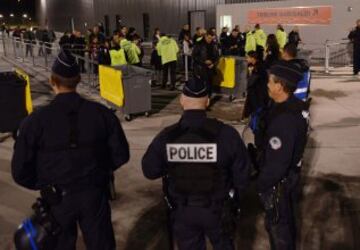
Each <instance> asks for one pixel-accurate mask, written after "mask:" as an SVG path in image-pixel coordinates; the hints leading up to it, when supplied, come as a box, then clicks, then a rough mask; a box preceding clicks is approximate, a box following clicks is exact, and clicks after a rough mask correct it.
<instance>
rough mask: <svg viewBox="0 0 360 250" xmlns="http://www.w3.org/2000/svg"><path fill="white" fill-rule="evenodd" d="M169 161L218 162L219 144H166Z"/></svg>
mask: <svg viewBox="0 0 360 250" xmlns="http://www.w3.org/2000/svg"><path fill="white" fill-rule="evenodd" d="M166 153H167V160H168V161H169V162H197V163H210V162H217V145H216V144H215V143H214V144H212V143H199V144H197V143H191V144H190V143H187V144H178V143H173V144H166Z"/></svg>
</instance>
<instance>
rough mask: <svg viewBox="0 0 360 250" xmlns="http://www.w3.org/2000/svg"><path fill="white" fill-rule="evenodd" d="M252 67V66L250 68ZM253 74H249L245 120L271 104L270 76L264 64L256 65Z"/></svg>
mask: <svg viewBox="0 0 360 250" xmlns="http://www.w3.org/2000/svg"><path fill="white" fill-rule="evenodd" d="M250 67H251V66H250ZM252 67H253V70H252V72H251V73H250V72H248V85H247V96H246V102H245V108H244V113H243V118H247V117H249V116H250V115H251V114H253V113H254V112H256V111H257V110H258V109H259V108H264V107H266V106H267V104H268V102H269V95H268V88H267V83H268V74H267V72H266V70H265V68H264V65H263V64H256V65H254V66H252Z"/></svg>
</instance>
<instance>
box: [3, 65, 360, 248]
mask: <svg viewBox="0 0 360 250" xmlns="http://www.w3.org/2000/svg"><path fill="white" fill-rule="evenodd" d="M8 66H9V65H8V64H7V63H5V62H4V61H3V60H0V69H2V68H3V67H8ZM28 70H29V71H31V69H30V68H28ZM349 72H350V70H348V69H345V70H344V72H343V73H341V74H337V75H333V76H324V75H321V74H316V75H315V76H314V79H313V86H312V89H313V99H314V101H313V105H312V110H311V113H312V128H313V131H312V133H311V136H310V140H309V143H308V145H307V149H306V153H305V167H304V171H303V179H302V185H303V192H302V197H301V202H300V206H299V210H298V224H299V249H304V250H350V249H353V250H355V249H360V228H359V226H360V212H359V209H360V168H359V163H360V158H359V155H360V136H359V134H360V111H359V110H358V107H359V106H360V81H359V78H357V79H355V78H353V77H351V76H349ZM30 73H32V75H33V78H32V85H33V87H32V91H33V93H32V94H33V98H34V104H35V105H36V106H41V105H43V104H45V103H47V102H48V101H49V100H51V98H52V95H51V94H50V93H49V88H48V87H47V85H46V81H47V80H46V77H47V76H46V72H44V71H41V72H40V71H39V72H38V71H36V72H35V71H31V72H30ZM81 89H82V91H81V92H82V93H83V94H85V95H87V96H88V97H90V98H94V99H96V98H95V97H96V96H95V95H94V91H90V89H87V88H85V87H82V88H81ZM153 97H154V113H155V114H153V115H152V116H151V117H150V118H145V117H141V116H140V117H137V118H136V119H135V120H133V121H132V122H130V123H127V122H123V127H124V129H125V132H126V135H127V137H128V140H129V142H130V146H131V160H130V162H129V163H128V164H127V165H126V166H124V167H123V168H122V169H120V170H119V171H117V172H116V187H117V190H118V195H119V199H118V200H117V201H115V202H113V203H112V207H113V222H114V228H115V232H116V240H117V249H119V250H122V249H126V250H130V249H131V250H142V249H149V250H150V249H154V250H162V249H164V250H165V249H168V247H167V240H166V233H165V231H166V226H165V220H166V218H165V212H164V206H163V203H162V199H161V193H162V192H161V182H160V181H148V180H146V179H144V177H143V176H142V173H141V168H140V161H141V157H142V155H143V154H144V151H145V150H146V147H147V146H148V144H149V143H150V141H151V140H152V138H153V137H154V136H155V135H156V134H157V133H158V132H159V131H160V130H161V129H162V128H163V127H165V126H167V125H169V124H171V123H173V122H175V121H177V120H178V119H179V116H180V115H179V114H180V113H181V109H180V107H179V105H178V100H177V99H178V97H177V95H175V94H174V93H171V92H167V91H160V90H155V91H154V94H153ZM241 106H242V103H241V102H237V103H235V104H230V103H228V102H227V101H226V100H220V101H218V102H217V103H216V104H215V105H214V107H213V109H212V111H211V112H210V115H211V116H216V117H220V118H221V119H223V120H225V121H226V122H228V123H231V124H233V125H234V126H235V127H236V128H237V129H238V130H239V132H242V131H243V129H244V128H243V126H242V125H240V124H239V116H240V113H241ZM118 114H119V118H120V119H122V117H121V114H120V113H118ZM244 139H245V140H246V141H249V140H251V136H250V134H249V132H248V131H246V132H245V133H244ZM12 147H13V141H12V139H10V138H9V139H7V140H5V141H4V142H2V143H1V144H0V201H1V202H0V249H4V250H8V249H9V250H10V249H13V248H12V245H11V241H12V234H13V232H14V230H15V229H16V227H17V225H18V224H19V222H20V221H21V220H23V219H24V217H25V216H26V215H28V214H29V213H30V209H29V208H30V205H31V204H32V202H33V201H34V199H35V197H36V196H37V195H38V194H37V193H34V192H29V191H26V190H24V189H22V188H20V187H18V186H17V185H16V184H15V183H14V182H13V181H12V179H11V176H10V160H11V155H12ZM243 205H244V207H243V215H242V218H241V220H240V227H239V229H238V238H237V249H245V250H265V249H269V246H268V243H267V238H266V233H265V231H264V229H263V214H262V211H261V209H260V207H259V204H258V201H257V199H256V195H255V193H254V188H253V187H250V188H249V191H248V192H247V194H246V197H245V199H244V204H243ZM80 239H81V237H80ZM79 249H84V247H83V245H82V243H81V241H79Z"/></svg>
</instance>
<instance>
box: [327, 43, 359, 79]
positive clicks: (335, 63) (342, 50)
mask: <svg viewBox="0 0 360 250" xmlns="http://www.w3.org/2000/svg"><path fill="white" fill-rule="evenodd" d="M352 53H353V46H352V43H351V42H350V41H349V40H345V39H344V40H342V41H326V42H325V72H326V73H330V71H331V70H332V69H334V68H339V67H347V66H351V65H352V63H353V57H352Z"/></svg>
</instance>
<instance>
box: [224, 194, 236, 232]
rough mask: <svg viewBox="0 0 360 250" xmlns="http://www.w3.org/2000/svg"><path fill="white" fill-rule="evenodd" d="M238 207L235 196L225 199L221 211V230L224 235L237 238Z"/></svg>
mask: <svg viewBox="0 0 360 250" xmlns="http://www.w3.org/2000/svg"><path fill="white" fill-rule="evenodd" d="M238 215H239V213H238V207H237V204H236V202H235V199H233V198H227V199H226V200H225V201H224V204H223V207H222V213H221V231H222V234H223V235H226V236H228V237H230V238H232V239H233V238H235V233H236V221H237V218H238Z"/></svg>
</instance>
